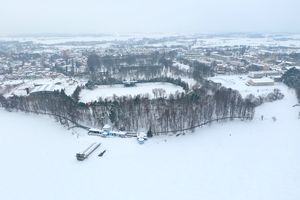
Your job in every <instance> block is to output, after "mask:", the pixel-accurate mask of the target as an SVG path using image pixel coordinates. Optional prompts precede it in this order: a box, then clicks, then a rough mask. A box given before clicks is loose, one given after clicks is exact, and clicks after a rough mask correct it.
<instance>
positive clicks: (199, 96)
mask: <svg viewBox="0 0 300 200" xmlns="http://www.w3.org/2000/svg"><path fill="white" fill-rule="evenodd" d="M79 92H80V89H76V90H75V92H74V94H73V95H72V96H71V97H70V96H67V95H66V94H65V93H64V91H63V90H62V91H55V92H38V93H33V94H30V95H29V96H13V97H9V98H7V99H6V98H4V97H0V104H1V105H2V106H3V107H4V108H6V109H7V110H17V111H24V112H35V113H49V114H51V115H53V116H54V117H55V118H56V119H57V120H58V121H59V122H60V123H62V124H66V125H68V126H69V125H70V124H68V123H69V122H68V121H67V120H65V119H70V120H71V121H73V122H76V123H79V124H83V125H85V126H89V127H99V128H101V127H102V126H103V125H104V124H106V123H111V124H112V125H113V126H114V128H116V129H120V130H126V131H137V130H139V129H144V130H149V129H151V131H152V132H153V133H154V135H155V134H163V133H167V132H174V133H175V132H177V131H180V130H184V129H188V128H190V127H196V126H197V125H199V124H203V123H205V122H207V121H211V120H215V119H222V118H229V119H230V118H232V119H233V118H243V119H249V120H251V119H252V118H253V116H254V110H255V106H256V104H255V101H253V99H251V98H246V99H243V98H242V97H241V95H240V94H239V92H238V91H236V90H232V89H230V88H225V87H221V86H220V85H219V84H215V83H212V82H209V81H206V82H203V85H202V87H200V88H193V89H192V90H190V91H189V92H187V93H176V94H171V95H170V96H169V97H168V98H165V97H161V98H156V99H150V98H149V97H148V96H140V95H137V96H135V97H128V96H123V97H113V99H101V98H100V99H99V100H98V101H95V102H93V103H90V104H84V103H80V102H78V94H79Z"/></svg>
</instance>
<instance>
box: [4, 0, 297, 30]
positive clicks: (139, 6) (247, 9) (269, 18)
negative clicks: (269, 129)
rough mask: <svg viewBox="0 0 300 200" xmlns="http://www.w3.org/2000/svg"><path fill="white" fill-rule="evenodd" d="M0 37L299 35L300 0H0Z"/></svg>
mask: <svg viewBox="0 0 300 200" xmlns="http://www.w3.org/2000/svg"><path fill="white" fill-rule="evenodd" d="M0 3H1V5H3V6H1V8H0V27H1V29H0V35H1V36H3V35H32V34H33V35H41V34H42V35H45V34H46V35H47V34H48V35H49V34H50V35H51V34H64V35H72V34H75V35H80V34H87V35H93V34H132V33H133V34H134V33H137V34H142V33H151V34H153V33H176V34H193V33H195V34H196V33H200V34H221V33H249V32H250V33H300V21H299V20H298V19H299V17H300V14H299V13H298V8H299V7H300V1H298V0H285V1H283V0H273V1H272V0H251V1H250V0H245V1H242V2H241V1H238V0H226V1H222V0H211V1H209V2H207V1H204V0H185V1H176V0H175V1H171V0H165V1H159V0H152V1H150V0H140V1H138V0H124V1H121V0H111V1H108V0H100V1H96V0H86V1H79V0H74V1H71V0H64V1H58V0H52V1H50V0H46V1H38V0H24V1H21V0H10V1H8V0H0Z"/></svg>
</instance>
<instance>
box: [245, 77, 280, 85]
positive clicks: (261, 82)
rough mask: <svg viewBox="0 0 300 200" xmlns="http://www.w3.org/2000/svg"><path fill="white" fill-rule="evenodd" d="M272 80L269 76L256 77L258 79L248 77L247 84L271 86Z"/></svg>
mask: <svg viewBox="0 0 300 200" xmlns="http://www.w3.org/2000/svg"><path fill="white" fill-rule="evenodd" d="M274 83H275V82H274V80H273V79H271V78H267V77H264V78H258V79H250V80H249V81H248V82H247V84H248V85H251V86H272V85H274Z"/></svg>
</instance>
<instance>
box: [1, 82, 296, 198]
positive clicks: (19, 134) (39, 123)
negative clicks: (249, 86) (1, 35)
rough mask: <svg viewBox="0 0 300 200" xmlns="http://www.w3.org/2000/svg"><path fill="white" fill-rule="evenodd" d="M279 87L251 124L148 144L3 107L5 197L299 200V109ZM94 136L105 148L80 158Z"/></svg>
mask: <svg viewBox="0 0 300 200" xmlns="http://www.w3.org/2000/svg"><path fill="white" fill-rule="evenodd" d="M282 92H283V93H284V94H285V98H284V99H283V100H280V101H276V102H273V103H267V104H264V105H262V106H260V107H258V108H257V110H256V117H255V119H254V121H252V122H242V121H233V122H226V123H219V124H213V125H211V126H208V127H204V128H200V129H197V130H196V131H195V132H194V133H193V134H188V135H185V136H179V137H175V136H168V137H167V136H166V137H157V138H153V139H151V140H149V141H147V142H146V143H145V144H144V145H139V144H137V142H136V140H135V139H120V138H109V139H103V138H98V137H92V136H86V135H84V134H83V133H80V134H79V135H77V134H74V135H72V131H70V130H66V129H65V128H63V127H62V126H60V125H59V124H58V123H56V122H54V120H52V119H50V118H48V117H44V116H36V115H26V114H23V113H9V112H6V111H3V110H0V152H2V155H1V165H0V199H5V200H16V199H22V200H40V199H43V200H53V199H55V200H65V199H72V200H82V199H86V200H96V199H106V200H110V199H124V200H135V199H145V200H148V199H149V200H150V199H151V200H152V199H158V200H159V199H161V200H166V199H174V200H177V199H178V200H182V199H188V200H193V199H194V200H199V199H205V200H220V199H222V200H241V199H243V200H253V199H256V200H257V199H264V200H265V199H272V200H282V199H284V200H298V199H300V156H299V152H300V145H299V143H300V142H299V141H300V132H299V130H300V119H298V112H299V111H300V107H292V106H293V105H294V104H296V103H297V100H296V97H295V93H294V91H293V90H289V89H287V88H286V87H284V86H282ZM261 115H264V118H265V119H264V120H263V121H261V120H260V116H261ZM273 116H275V117H276V118H277V121H276V122H273V121H272V120H271V118H272V117H273ZM95 141H100V142H101V143H102V145H101V147H100V148H99V149H98V150H97V151H96V152H95V153H94V154H92V155H91V156H90V158H89V159H87V160H86V161H84V162H78V161H77V160H76V159H75V153H77V152H80V151H82V150H83V149H84V148H86V147H87V146H88V145H89V144H91V143H92V142H95ZM103 150H107V152H106V153H105V154H104V156H103V157H101V158H99V157H97V154H99V153H100V152H101V151H103Z"/></svg>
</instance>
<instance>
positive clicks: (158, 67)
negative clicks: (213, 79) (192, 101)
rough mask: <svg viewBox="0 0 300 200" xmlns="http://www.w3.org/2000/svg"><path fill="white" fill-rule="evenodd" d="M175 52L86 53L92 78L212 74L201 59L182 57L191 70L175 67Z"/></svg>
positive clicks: (181, 60) (196, 76) (199, 75)
mask: <svg viewBox="0 0 300 200" xmlns="http://www.w3.org/2000/svg"><path fill="white" fill-rule="evenodd" d="M176 55H177V53H176V51H169V52H163V53H162V52H158V51H155V52H152V53H149V54H131V55H114V56H108V55H105V56H100V55H97V54H95V53H91V54H88V55H87V57H88V59H87V66H88V68H87V69H88V72H89V74H90V76H91V79H92V80H94V81H101V82H106V80H107V79H117V80H118V79H119V80H120V79H121V80H122V79H129V78H133V79H146V80H149V79H154V78H158V77H161V76H169V75H170V74H172V76H174V77H180V76H181V77H182V76H186V77H193V78H194V79H195V80H199V79H201V78H202V77H207V76H210V75H212V74H213V70H212V67H211V66H208V65H206V64H204V63H201V62H199V61H190V60H187V59H179V61H180V62H182V63H184V64H186V65H189V66H190V67H191V69H192V70H191V71H189V72H187V71H186V70H181V69H179V68H177V67H174V66H173V62H174V60H175V59H177V57H176Z"/></svg>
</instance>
